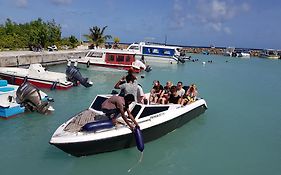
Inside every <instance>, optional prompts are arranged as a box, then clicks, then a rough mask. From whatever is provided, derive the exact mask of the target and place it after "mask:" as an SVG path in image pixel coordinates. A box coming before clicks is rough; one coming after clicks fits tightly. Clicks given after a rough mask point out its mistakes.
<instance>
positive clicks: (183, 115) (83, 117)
mask: <svg viewBox="0 0 281 175" xmlns="http://www.w3.org/2000/svg"><path fill="white" fill-rule="evenodd" d="M110 96H111V95H98V96H97V97H96V98H95V99H94V100H93V102H92V103H91V105H90V107H89V108H88V109H86V110H84V111H82V112H79V113H78V114H76V115H75V116H74V117H72V118H70V119H69V120H68V121H66V122H65V123H63V124H62V125H61V126H59V127H58V128H57V130H56V131H55V132H54V134H53V136H52V138H51V140H50V144H52V145H55V146H56V147H58V148H59V149H61V150H63V151H65V152H66V153H69V154H71V155H74V156H84V155H90V154H97V153H102V152H109V151H114V150H119V149H124V148H128V147H132V146H135V145H136V141H135V137H134V134H133V133H132V131H131V130H130V129H129V127H128V126H127V125H126V123H125V122H124V120H123V119H122V117H120V118H118V119H117V120H118V122H117V123H118V124H117V125H115V126H113V124H112V123H111V120H108V119H107V117H105V115H104V113H103V112H102V111H101V104H102V103H103V102H104V101H105V100H106V99H107V98H108V97H110ZM206 109H207V104H206V102H205V100H204V99H197V100H196V101H195V102H193V103H191V104H188V105H186V106H183V107H182V106H181V105H179V104H167V105H161V104H153V105H144V104H139V103H133V104H131V105H130V110H131V113H132V115H133V116H134V117H135V119H136V121H137V122H138V124H139V126H140V129H141V131H142V135H143V142H149V141H152V140H155V139H157V138H159V137H161V136H163V135H165V134H167V133H169V132H171V131H173V130H175V129H176V128H178V127H181V126H182V125H184V124H185V123H187V122H188V121H190V120H191V119H193V118H195V117H197V116H199V115H200V114H202V113H204V112H205V110H206ZM99 122H100V123H99ZM92 124H93V127H92V128H93V130H92V131H89V130H85V129H84V128H85V126H87V127H88V125H92ZM96 124H97V125H96ZM95 125H96V126H95ZM90 127H91V126H90ZM95 127H96V129H95Z"/></svg>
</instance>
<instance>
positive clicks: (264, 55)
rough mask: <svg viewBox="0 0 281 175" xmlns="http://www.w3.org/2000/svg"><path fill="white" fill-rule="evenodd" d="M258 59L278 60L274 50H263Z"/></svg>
mask: <svg viewBox="0 0 281 175" xmlns="http://www.w3.org/2000/svg"><path fill="white" fill-rule="evenodd" d="M260 57H262V58H269V59H279V58H280V56H279V55H278V52H277V50H274V49H264V50H262V52H261V54H260Z"/></svg>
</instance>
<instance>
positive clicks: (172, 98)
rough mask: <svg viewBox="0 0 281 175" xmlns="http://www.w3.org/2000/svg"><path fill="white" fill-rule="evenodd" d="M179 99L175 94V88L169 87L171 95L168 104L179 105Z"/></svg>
mask: <svg viewBox="0 0 281 175" xmlns="http://www.w3.org/2000/svg"><path fill="white" fill-rule="evenodd" d="M180 99H181V97H180V96H179V95H178V94H177V86H172V87H171V94H170V96H169V99H168V103H173V104H179V103H180Z"/></svg>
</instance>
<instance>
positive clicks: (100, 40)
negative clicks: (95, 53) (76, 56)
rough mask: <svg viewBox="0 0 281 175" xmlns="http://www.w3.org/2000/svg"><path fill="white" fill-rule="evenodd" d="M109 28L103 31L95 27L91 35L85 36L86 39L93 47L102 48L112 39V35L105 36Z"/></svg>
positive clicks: (91, 29) (91, 30)
mask: <svg viewBox="0 0 281 175" xmlns="http://www.w3.org/2000/svg"><path fill="white" fill-rule="evenodd" d="M106 28H107V26H105V27H103V28H102V29H101V28H99V27H98V26H94V27H92V28H90V34H89V35H87V34H85V35H84V37H86V38H87V39H88V40H89V41H90V42H91V43H92V45H93V46H96V47H98V46H100V45H102V44H104V43H105V42H106V40H107V39H111V38H112V36H111V35H104V31H105V29H106Z"/></svg>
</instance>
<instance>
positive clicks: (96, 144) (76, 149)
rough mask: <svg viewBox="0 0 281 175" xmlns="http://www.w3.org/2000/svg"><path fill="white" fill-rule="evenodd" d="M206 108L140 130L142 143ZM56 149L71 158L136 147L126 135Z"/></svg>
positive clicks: (195, 115) (187, 120) (173, 128)
mask: <svg viewBox="0 0 281 175" xmlns="http://www.w3.org/2000/svg"><path fill="white" fill-rule="evenodd" d="M206 109H207V107H206V106H205V105H201V106H198V107H196V108H194V109H193V110H191V111H189V112H187V113H184V114H182V115H180V116H178V117H176V118H174V119H172V120H169V121H166V122H164V123H161V124H159V125H155V126H153V127H149V128H146V129H144V130H142V135H143V140H144V142H145V143H146V142H150V141H152V140H155V139H157V138H159V137H161V136H163V135H165V134H167V133H169V132H171V131H173V130H175V129H176V128H179V127H181V126H182V125H184V124H185V123H187V122H189V121H190V120H192V119H193V118H195V117H197V116H199V115H201V114H202V113H204V112H205V110H206ZM50 144H52V145H54V146H56V147H57V148H59V149H61V150H63V151H64V152H66V153H69V154H71V155H73V156H78V157H79V156H86V155H92V154H97V153H103V152H110V151H115V150H120V149H124V148H129V147H133V146H136V142H135V138H134V134H133V133H130V134H126V135H121V136H118V137H111V138H107V139H102V140H93V141H84V142H75V143H52V142H50Z"/></svg>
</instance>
